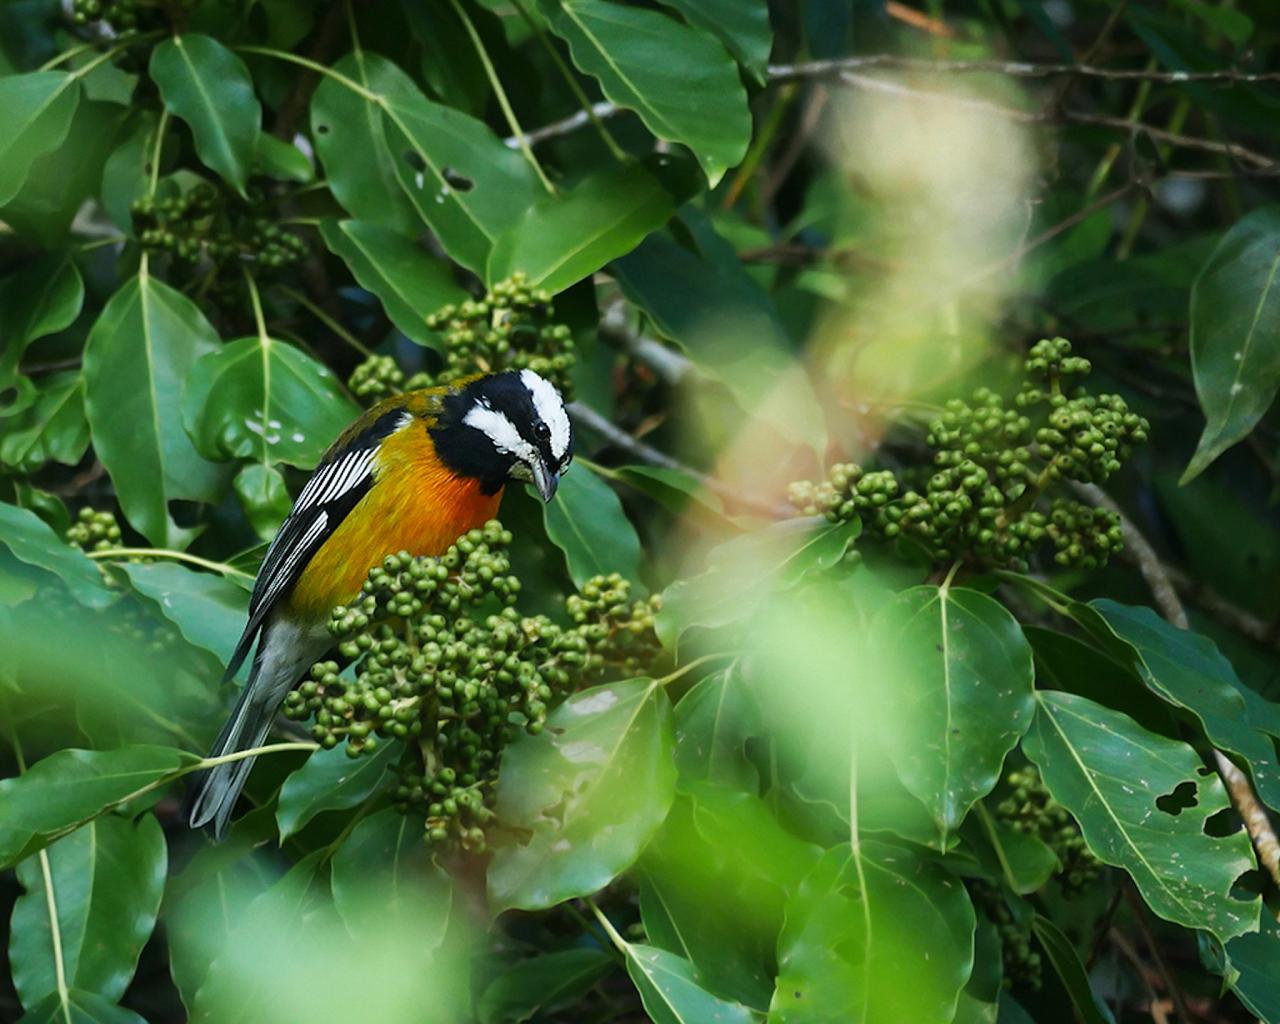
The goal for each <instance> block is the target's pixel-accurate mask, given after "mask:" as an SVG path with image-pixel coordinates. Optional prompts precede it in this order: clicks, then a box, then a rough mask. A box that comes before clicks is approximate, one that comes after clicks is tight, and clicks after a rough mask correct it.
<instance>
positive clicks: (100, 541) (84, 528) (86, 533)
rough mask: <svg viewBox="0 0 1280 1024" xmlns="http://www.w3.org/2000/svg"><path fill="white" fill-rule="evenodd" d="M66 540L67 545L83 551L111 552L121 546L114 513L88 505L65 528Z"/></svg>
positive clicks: (118, 525)
mask: <svg viewBox="0 0 1280 1024" xmlns="http://www.w3.org/2000/svg"><path fill="white" fill-rule="evenodd" d="M66 538H67V543H68V544H70V545H72V546H73V547H77V548H80V549H81V550H83V551H111V550H113V549H115V548H118V547H121V546H122V545H121V544H120V524H119V523H118V522H117V521H116V516H115V513H114V512H112V511H110V510H109V509H103V510H100V509H95V508H90V507H89V506H88V505H86V506H85V507H84V508H82V509H81V510H80V511H79V512H78V513H76V521H75V522H74V523H72V524H71V525H70V526H69V527H68V528H67V533H66Z"/></svg>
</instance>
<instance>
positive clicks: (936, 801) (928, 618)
mask: <svg viewBox="0 0 1280 1024" xmlns="http://www.w3.org/2000/svg"><path fill="white" fill-rule="evenodd" d="M874 632H875V635H877V636H878V638H879V639H880V640H881V642H882V644H883V650H884V652H885V653H884V657H885V658H886V659H887V660H888V663H889V664H890V665H892V666H893V671H894V674H895V676H896V679H897V681H896V683H895V685H894V686H893V688H892V689H893V696H892V699H891V701H890V705H891V706H890V707H888V708H885V709H883V711H884V712H885V713H886V714H888V715H890V719H891V722H890V723H887V724H886V726H885V729H886V731H887V732H888V733H889V734H890V735H893V736H895V737H897V742H895V744H894V745H893V748H892V750H891V751H890V756H891V757H892V759H893V763H894V766H895V767H896V768H897V771H898V776H899V778H901V780H902V782H903V785H905V786H906V788H907V790H908V791H909V792H910V793H911V794H912V795H913V796H915V797H916V798H917V799H918V800H920V801H921V802H922V803H923V804H924V805H925V806H926V807H927V808H928V809H929V812H930V813H931V814H932V815H933V819H934V822H935V823H936V824H937V826H938V830H939V833H940V835H941V839H942V843H943V846H944V847H945V844H946V840H947V836H948V834H949V833H950V832H952V831H954V830H955V829H956V828H958V827H959V825H960V822H962V821H963V820H964V817H965V815H966V814H968V812H969V808H970V807H972V806H973V804H974V803H975V801H977V800H979V799H980V798H981V797H983V796H985V795H986V794H987V793H990V792H991V790H992V788H994V786H995V784H996V781H997V780H998V778H999V776H1000V768H1001V766H1002V765H1003V764H1004V758H1005V755H1006V754H1007V753H1008V752H1009V751H1010V750H1012V749H1013V748H1014V746H1015V745H1016V744H1017V742H1018V740H1019V739H1020V738H1021V737H1022V734H1023V733H1025V732H1026V731H1027V729H1028V727H1029V726H1030V725H1031V718H1032V714H1033V712H1034V710H1035V700H1034V696H1033V680H1034V677H1035V673H1034V669H1033V666H1032V657H1031V647H1030V645H1028V643H1027V641H1026V639H1025V638H1024V637H1023V635H1022V630H1021V628H1020V627H1019V626H1018V622H1017V620H1016V619H1014V617H1013V616H1012V615H1010V614H1009V612H1008V611H1007V610H1006V609H1005V607H1004V606H1003V605H1001V604H1000V603H998V602H997V601H995V600H993V599H992V598H990V597H987V596H986V595H985V594H981V593H979V592H978V591H976V590H966V589H960V588H952V587H913V588H911V589H910V590H907V591H905V592H904V593H902V594H899V595H898V596H897V597H896V598H895V599H894V600H893V601H891V602H890V603H889V604H888V605H887V606H886V607H885V609H884V610H883V611H882V613H881V615H880V617H879V619H878V625H877V626H876V627H875V629H874Z"/></svg>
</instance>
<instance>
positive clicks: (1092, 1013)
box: [1031, 914, 1115, 1024]
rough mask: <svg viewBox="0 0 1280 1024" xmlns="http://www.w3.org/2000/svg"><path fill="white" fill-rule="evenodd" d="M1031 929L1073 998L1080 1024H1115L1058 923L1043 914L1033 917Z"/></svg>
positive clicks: (1063, 985) (1072, 1001)
mask: <svg viewBox="0 0 1280 1024" xmlns="http://www.w3.org/2000/svg"><path fill="white" fill-rule="evenodd" d="M1031 930H1032V932H1034V933H1035V937H1036V939H1037V940H1038V941H1039V943H1040V946H1041V947H1042V948H1043V949H1044V951H1045V953H1047V954H1048V956H1049V962H1050V963H1051V964H1053V970H1054V972H1055V973H1056V974H1057V975H1058V977H1059V979H1061V981H1062V987H1063V988H1065V989H1066V990H1067V995H1068V996H1070V998H1071V1005H1072V1006H1074V1007H1075V1010H1076V1017H1077V1019H1078V1020H1079V1021H1080V1022H1081V1024H1115V1021H1114V1020H1113V1019H1112V1017H1111V1013H1110V1011H1108V1010H1107V1008H1106V1006H1105V1004H1103V1002H1102V1000H1100V999H1099V998H1098V997H1097V995H1096V994H1095V993H1094V991H1093V987H1092V986H1091V985H1090V984H1089V975H1088V973H1087V972H1086V971H1085V968H1084V964H1082V963H1081V962H1080V956H1079V954H1078V953H1076V951H1075V947H1074V946H1072V945H1071V940H1070V939H1068V938H1067V937H1066V936H1065V935H1063V934H1062V931H1061V930H1060V929H1059V928H1058V926H1057V925H1056V924H1054V923H1053V922H1052V921H1050V920H1049V919H1048V918H1047V917H1045V916H1043V915H1042V914H1036V915H1035V917H1033V918H1032V919H1031Z"/></svg>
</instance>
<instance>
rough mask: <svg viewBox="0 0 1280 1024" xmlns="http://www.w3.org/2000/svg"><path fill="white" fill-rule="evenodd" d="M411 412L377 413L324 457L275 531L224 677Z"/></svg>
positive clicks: (363, 488)
mask: <svg viewBox="0 0 1280 1024" xmlns="http://www.w3.org/2000/svg"><path fill="white" fill-rule="evenodd" d="M407 415H408V414H407V413H403V412H393V413H389V414H387V415H384V416H381V417H379V418H378V419H377V420H376V421H375V422H374V423H372V424H370V425H369V426H368V427H366V428H365V429H364V430H362V431H360V432H359V433H357V434H356V435H355V436H354V437H352V438H351V439H350V441H349V442H348V443H346V444H345V445H342V446H341V447H340V448H338V447H337V446H335V450H334V451H331V452H330V453H329V454H327V455H326V456H325V458H324V459H323V461H321V463H320V465H319V466H317V467H316V470H315V472H314V473H313V474H312V476H311V479H310V480H308V481H307V484H306V486H305V487H303V488H302V493H300V494H299V495H298V498H297V500H296V501H295V502H294V503H293V508H292V509H291V510H290V512H289V514H288V516H286V517H285V520H284V522H283V523H281V524H280V530H279V532H277V533H276V535H275V539H274V540H272V541H271V546H270V547H268V548H267V554H266V557H265V558H264V559H263V560H262V566H261V568H259V570H258V577H257V579H256V580H255V581H254V584H253V593H252V595H251V596H250V598H249V622H248V624H247V625H246V626H245V628H244V633H242V634H241V636H240V641H239V643H237V644H236V649H235V653H234V654H233V655H232V656H231V661H230V662H229V663H228V665H227V671H226V675H225V677H224V678H226V679H230V678H231V677H232V676H233V675H235V673H236V671H237V670H238V669H239V668H240V665H241V664H242V663H243V662H244V659H245V657H246V656H247V655H248V653H249V648H250V647H252V646H253V641H254V638H255V637H256V636H257V635H258V632H259V630H261V629H262V626H263V624H264V623H265V622H266V621H267V617H268V616H269V615H270V614H271V611H272V609H274V608H275V607H276V605H277V604H278V603H279V601H280V599H281V598H283V597H285V596H287V595H288V593H289V592H290V591H291V590H292V589H293V585H294V584H295V583H297V582H298V578H299V577H300V576H301V575H302V572H303V570H304V569H305V568H306V567H307V563H308V562H310V561H311V558H312V556H313V555H314V554H315V553H316V552H317V551H319V550H320V547H321V545H322V544H324V542H325V541H326V540H328V538H329V536H330V535H331V534H332V533H333V531H334V530H336V529H337V528H338V526H339V525H340V524H341V523H342V521H343V520H344V519H346V517H347V516H348V515H349V514H350V512H351V510H352V509H353V508H355V507H356V505H357V504H359V502H360V499H361V498H363V497H364V496H365V495H366V494H368V493H369V489H370V488H371V487H372V486H373V464H374V457H375V456H376V455H377V451H378V446H379V444H381V442H382V439H383V438H385V437H386V436H387V435H388V434H390V433H392V431H394V430H395V429H397V428H398V427H399V426H401V425H403V423H404V417H405V416H407Z"/></svg>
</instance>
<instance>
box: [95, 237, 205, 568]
mask: <svg viewBox="0 0 1280 1024" xmlns="http://www.w3.org/2000/svg"><path fill="white" fill-rule="evenodd" d="M217 347H218V336H217V334H216V333H215V332H214V330H213V328H212V327H211V326H210V325H209V321H207V320H206V319H205V318H204V316H203V315H202V314H201V312H200V310H199V309H197V308H196V306H195V304H194V303H193V302H192V301H191V300H190V299H188V298H186V297H185V296H183V295H181V294H180V293H179V292H177V291H174V289H172V288H170V287H169V286H168V285H166V284H163V283H161V282H160V281H157V280H156V279H155V278H153V277H151V275H150V274H149V273H148V272H147V266H146V262H145V259H144V262H143V265H142V269H141V270H140V271H139V273H138V276H137V277H133V278H130V279H129V280H128V281H126V282H125V283H124V284H123V285H122V286H121V287H120V290H119V291H117V292H116V293H115V295H113V296H112V297H111V298H110V300H109V301H108V302H107V305H106V307H105V308H104V309H103V310H102V313H101V314H99V316H98V322H97V323H96V324H94V326H93V330H92V331H90V333H89V340H88V342H87V344H86V345H85V351H84V381H85V411H86V412H87V413H88V416H89V428H90V430H91V431H92V433H93V445H94V450H95V451H96V452H97V453H98V457H99V458H100V459H101V460H102V464H103V465H104V466H106V467H107V471H108V472H109V473H110V474H111V479H112V482H113V483H114V484H115V486H116V494H117V497H118V498H119V501H120V507H121V508H122V509H123V510H124V513H125V515H126V516H127V517H128V519H129V522H130V523H132V524H133V526H134V527H136V528H137V530H138V532H140V533H141V534H142V535H143V536H145V537H146V538H147V539H148V540H150V541H151V542H152V543H153V544H155V545H157V546H159V547H170V546H174V545H175V544H180V543H181V542H182V541H183V540H184V539H185V538H186V537H188V536H189V534H188V532H187V531H184V530H180V529H179V528H178V527H177V526H176V525H175V524H174V523H173V521H172V519H170V517H169V509H168V502H169V501H170V500H172V499H174V498H189V499H192V500H195V501H199V500H202V499H210V498H213V497H215V496H216V495H217V492H218V484H219V481H220V476H221V474H220V473H219V471H218V469H217V467H216V466H213V465H211V464H210V463H208V462H206V461H205V460H204V459H202V458H201V457H200V455H199V453H198V452H197V451H196V449H195V447H194V446H193V445H192V443H191V440H190V439H189V438H188V437H187V435H186V433H184V432H183V430H182V416H181V397H182V388H183V386H184V384H185V383H186V381H187V378H188V377H189V376H190V375H191V372H192V370H193V369H194V367H195V365H196V362H197V360H199V358H200V357H201V356H203V355H205V354H206V353H209V352H214V351H216V350H217Z"/></svg>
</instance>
